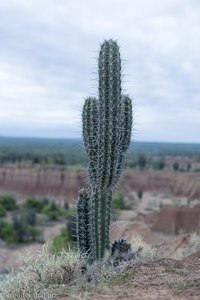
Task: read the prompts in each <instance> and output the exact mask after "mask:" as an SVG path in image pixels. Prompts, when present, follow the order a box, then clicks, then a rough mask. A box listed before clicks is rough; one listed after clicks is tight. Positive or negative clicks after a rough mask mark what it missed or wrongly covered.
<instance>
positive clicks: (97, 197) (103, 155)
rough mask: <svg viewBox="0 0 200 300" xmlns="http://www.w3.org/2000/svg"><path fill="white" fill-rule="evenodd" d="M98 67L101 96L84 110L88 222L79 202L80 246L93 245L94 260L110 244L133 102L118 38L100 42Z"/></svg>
mask: <svg viewBox="0 0 200 300" xmlns="http://www.w3.org/2000/svg"><path fill="white" fill-rule="evenodd" d="M98 68H99V70H98V74H99V98H98V100H97V99H96V98H91V97H90V98H87V99H86V100H85V104H84V107H83V113H82V123H83V139H84V145H85V148H86V152H87V155H88V161H89V180H88V187H87V199H86V200H85V201H86V202H84V203H87V211H88V212H89V218H85V220H86V219H87V221H88V224H86V223H87V222H83V221H82V220H83V211H81V213H80V203H82V202H81V200H80V198H79V200H78V204H77V240H78V246H79V248H80V250H81V251H83V252H84V251H85V250H87V251H88V249H90V252H91V255H92V258H93V259H94V260H96V259H100V258H102V257H103V256H104V255H105V252H106V249H109V246H110V245H109V244H110V243H109V228H110V215H111V201H112V191H113V189H114V187H115V185H116V183H117V181H118V179H119V177H120V175H121V172H122V168H123V165H124V154H125V152H126V150H127V148H128V146H129V143H130V138H131V129H132V103H131V99H130V98H129V96H127V95H122V88H121V58H120V52H119V47H118V45H117V43H116V42H115V41H113V40H108V41H104V43H103V44H102V45H101V49H100V54H99V60H98ZM81 205H82V204H81ZM83 232H84V233H83ZM86 233H87V234H86ZM84 238H85V241H83V239H84ZM88 238H89V246H88ZM86 244H87V247H86V248H85V245H86ZM88 247H89V248H88Z"/></svg>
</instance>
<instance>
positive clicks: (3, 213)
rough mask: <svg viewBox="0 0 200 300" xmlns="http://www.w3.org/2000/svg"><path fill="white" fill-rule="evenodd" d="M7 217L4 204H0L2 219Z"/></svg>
mask: <svg viewBox="0 0 200 300" xmlns="http://www.w3.org/2000/svg"><path fill="white" fill-rule="evenodd" d="M5 216H6V210H5V208H4V207H3V205H2V204H0V218H3V217H5Z"/></svg>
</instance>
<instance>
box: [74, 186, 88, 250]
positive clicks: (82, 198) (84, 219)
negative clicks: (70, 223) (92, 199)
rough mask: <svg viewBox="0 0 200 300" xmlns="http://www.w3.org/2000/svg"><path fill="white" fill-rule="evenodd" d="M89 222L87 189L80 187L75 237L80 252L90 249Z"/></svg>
mask: <svg viewBox="0 0 200 300" xmlns="http://www.w3.org/2000/svg"><path fill="white" fill-rule="evenodd" d="M89 224H90V221H89V197H88V192H87V190H86V189H82V190H80V191H79V197H78V200H77V214H76V237H77V243H78V249H79V251H80V252H82V253H89V251H90V232H89Z"/></svg>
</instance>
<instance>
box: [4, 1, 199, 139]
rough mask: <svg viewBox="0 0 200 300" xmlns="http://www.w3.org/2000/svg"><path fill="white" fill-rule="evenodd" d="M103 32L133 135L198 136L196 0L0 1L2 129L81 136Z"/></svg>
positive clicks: (13, 133)
mask: <svg viewBox="0 0 200 300" xmlns="http://www.w3.org/2000/svg"><path fill="white" fill-rule="evenodd" d="M108 38H114V39H116V40H117V41H118V42H119V44H120V45H121V55H122V58H123V59H124V60H125V61H124V63H123V70H124V75H125V76H124V84H123V88H124V90H125V91H126V93H129V94H130V96H131V97H132V99H133V106H134V118H135V125H134V128H133V140H137V141H172V142H198V143H200V133H199V132H200V1H199V0H196V1H195V0H138V1H136V0H101V1H95V0H34V1H32V0H0V135H3V136H38V137H75V138H77V137H80V136H81V123H80V115H81V108H82V105H83V101H84V98H86V97H87V96H90V95H96V94H97V82H96V74H95V72H96V65H97V62H96V58H97V56H98V50H99V45H100V43H101V42H102V41H103V40H104V39H108Z"/></svg>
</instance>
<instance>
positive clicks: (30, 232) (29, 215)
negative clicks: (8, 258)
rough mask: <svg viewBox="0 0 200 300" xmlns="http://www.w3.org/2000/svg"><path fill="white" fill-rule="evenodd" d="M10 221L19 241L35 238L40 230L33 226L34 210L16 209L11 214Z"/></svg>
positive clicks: (34, 222) (34, 221) (33, 239)
mask: <svg viewBox="0 0 200 300" xmlns="http://www.w3.org/2000/svg"><path fill="white" fill-rule="evenodd" d="M12 221H13V227H14V229H15V231H16V233H17V235H18V239H19V242H25V241H35V240H36V236H37V235H39V233H40V231H39V230H38V229H36V228H35V227H34V226H35V224H36V214H35V212H34V210H29V211H18V212H16V213H15V214H14V215H13V217H12Z"/></svg>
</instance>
